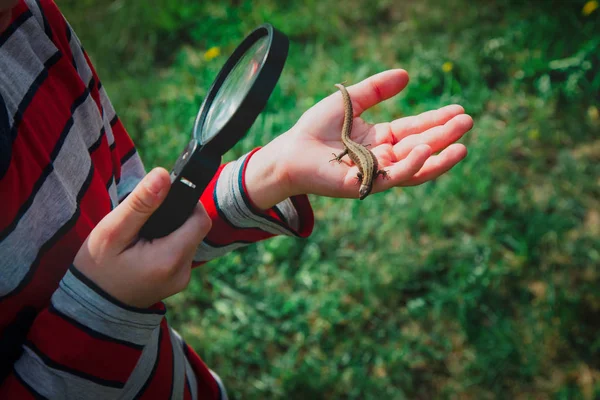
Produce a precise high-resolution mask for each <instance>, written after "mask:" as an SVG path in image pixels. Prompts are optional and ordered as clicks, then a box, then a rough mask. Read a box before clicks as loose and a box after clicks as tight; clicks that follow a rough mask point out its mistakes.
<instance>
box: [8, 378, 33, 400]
mask: <svg viewBox="0 0 600 400" xmlns="http://www.w3.org/2000/svg"><path fill="white" fill-rule="evenodd" d="M0 399H19V400H29V399H32V400H35V399H36V397H35V396H34V395H33V394H32V393H31V392H30V391H29V389H28V388H27V387H26V386H24V385H23V384H22V383H21V381H20V380H19V379H18V378H17V377H16V376H15V374H14V372H13V373H12V374H10V375H9V376H8V377H7V378H6V379H5V380H4V381H3V382H2V384H1V385H0Z"/></svg>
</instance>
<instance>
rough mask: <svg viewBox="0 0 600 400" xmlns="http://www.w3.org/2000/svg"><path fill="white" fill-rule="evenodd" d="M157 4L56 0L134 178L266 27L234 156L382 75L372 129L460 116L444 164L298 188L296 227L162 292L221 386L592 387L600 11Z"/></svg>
mask: <svg viewBox="0 0 600 400" xmlns="http://www.w3.org/2000/svg"><path fill="white" fill-rule="evenodd" d="M155 3H156V4H155V5H153V6H152V7H149V6H147V5H146V3H145V2H136V1H129V2H125V1H112V2H110V3H109V4H108V5H106V4H105V2H95V1H91V0H87V1H77V2H76V1H74V0H64V1H61V2H60V4H61V6H62V7H63V11H64V12H65V14H66V15H67V17H68V18H69V20H70V22H71V24H72V25H73V26H74V28H75V29H76V31H77V32H78V34H79V36H80V38H81V39H82V41H83V43H84V45H85V46H86V49H87V50H88V52H89V53H90V54H91V57H92V59H93V60H94V61H95V63H96V67H97V69H98V72H99V74H100V76H101V78H102V79H103V82H104V85H105V86H106V88H107V91H108V93H109V95H110V96H111V98H112V100H113V103H114V104H115V107H116V109H117V112H118V113H119V114H120V115H121V117H122V119H123V121H124V123H125V126H126V127H127V128H128V129H129V131H130V133H131V135H132V136H133V137H134V139H135V141H136V143H137V144H138V147H139V150H140V153H141V154H142V157H143V159H144V161H145V162H146V166H147V167H148V168H150V167H152V166H154V165H163V166H167V167H168V166H170V165H171V164H172V162H173V161H174V160H175V159H176V157H177V155H178V152H179V151H180V149H181V148H182V146H183V145H184V143H186V142H187V141H188V139H189V132H190V130H191V126H192V123H193V119H194V116H195V113H196V111H197V107H198V105H199V104H200V102H201V101H202V99H203V96H204V95H205V93H206V90H207V88H208V86H209V85H210V82H211V81H212V79H213V78H214V76H215V74H216V73H217V71H218V70H219V68H220V67H221V65H222V63H223V62H224V60H225V59H226V57H227V55H228V54H229V53H230V52H231V51H232V50H233V48H234V47H235V45H236V44H237V42H239V41H240V40H241V39H242V38H243V37H244V35H245V34H246V33H247V32H249V31H250V30H251V29H252V28H254V27H255V26H257V25H259V24H260V23H262V22H265V21H268V22H271V23H273V24H274V25H275V26H276V27H277V28H279V29H280V30H282V31H284V32H285V33H286V34H287V35H288V36H289V37H290V40H291V47H290V54H289V58H288V61H287V64H286V68H285V70H284V72H283V74H282V77H281V79H280V82H279V84H278V86H277V89H276V90H275V92H274V94H273V95H272V97H271V99H270V101H269V105H268V106H267V109H266V110H265V112H264V113H263V114H262V116H261V117H260V118H259V119H258V120H257V122H256V124H255V125H254V126H253V128H252V129H251V131H250V132H249V134H248V135H247V137H246V138H245V139H244V140H243V141H242V142H241V143H240V144H238V145H237V146H236V147H235V148H234V150H232V151H231V152H230V154H228V156H227V159H232V158H234V157H237V156H239V155H241V154H243V153H244V152H246V151H248V150H250V149H252V148H253V147H255V146H257V145H261V144H264V143H266V142H267V141H269V140H270V139H272V138H273V137H275V136H277V135H278V134H281V133H283V132H285V131H286V130H287V129H288V128H289V127H291V126H292V124H294V123H295V121H296V120H297V119H298V118H299V117H300V115H301V114H302V112H303V111H305V110H306V109H307V108H308V107H310V106H311V105H313V104H314V103H315V102H316V101H318V100H320V99H321V98H323V97H324V96H326V95H328V94H329V93H331V92H333V91H334V90H335V88H334V87H333V84H334V83H336V82H339V81H343V80H347V81H348V83H354V82H357V81H359V80H361V79H363V78H365V77H367V76H369V75H371V74H373V73H376V72H379V71H381V70H384V69H387V68H395V67H402V68H405V69H406V70H408V72H409V74H410V76H411V83H410V84H409V87H408V88H407V89H406V90H405V92H404V93H402V94H401V95H399V96H397V97H396V98H394V99H392V100H390V101H388V102H386V103H384V104H382V105H380V106H377V107H375V108H374V109H372V110H370V111H368V113H367V119H368V120H372V121H380V120H388V119H391V118H395V117H399V116H403V115H412V114H415V113H418V112H422V111H424V110H427V109H430V108H434V107H439V106H442V105H445V104H448V103H460V104H462V105H463V106H464V107H465V108H466V110H467V112H469V113H470V114H471V115H473V117H474V119H475V127H474V129H473V131H472V132H471V133H470V134H469V135H468V137H467V138H465V140H464V142H465V143H466V144H467V145H468V147H469V156H468V157H467V159H466V160H465V161H464V162H462V163H461V164H460V165H459V166H457V167H456V168H455V169H453V170H452V172H451V173H449V174H447V175H446V176H444V177H442V178H440V179H438V180H437V181H435V182H432V183H429V184H426V185H422V186H419V187H415V188H409V189H402V190H400V189H398V190H394V191H390V192H388V193H385V194H377V195H373V196H372V197H369V199H368V201H366V202H357V201H351V200H336V199H328V198H316V197H311V202H312V204H313V207H314V210H315V214H316V218H317V220H316V226H315V230H314V233H313V234H312V236H311V237H310V238H308V239H294V238H283V237H281V238H274V239H271V240H268V241H265V242H262V243H259V244H256V245H252V246H249V247H247V248H245V249H243V250H241V251H237V252H234V253H231V254H229V255H227V256H225V257H223V258H220V259H218V260H215V261H213V262H211V263H209V264H208V265H206V266H203V267H201V268H199V269H197V270H196V271H195V272H194V277H193V280H192V282H191V283H190V286H189V287H188V289H187V290H186V291H185V292H183V293H181V294H179V295H176V296H174V297H172V298H170V299H168V300H167V304H168V307H169V313H168V318H169V320H170V321H171V323H172V324H173V325H174V326H175V327H176V328H177V329H178V330H179V331H180V332H181V333H182V334H183V336H184V338H185V339H186V340H187V341H188V342H189V343H190V344H191V345H192V346H194V347H195V348H196V349H197V350H198V352H199V353H200V354H201V356H202V357H203V358H204V360H205V361H206V362H207V364H208V365H210V366H211V367H212V368H213V369H215V370H216V371H218V373H219V374H220V375H221V376H222V378H223V379H224V381H225V383H226V385H227V387H228V390H229V391H230V395H232V397H233V398H244V399H246V398H294V399H295V398H298V399H305V398H352V399H354V398H356V399H359V398H360V399H362V398H377V397H380V398H394V399H402V398H411V399H414V398H417V399H430V398H449V399H450V398H452V399H454V398H466V399H470V398H473V399H480V398H483V399H485V398H522V399H529V398H531V399H533V398H535V399H545V398H553V399H571V398H583V399H592V398H595V397H598V396H600V339H599V336H598V331H599V330H600V319H598V316H599V315H600V291H599V290H598V288H599V287H600V270H599V267H600V211H599V210H600V200H599V199H600V180H599V178H598V177H599V176H600V166H599V165H600V117H599V115H598V114H599V107H600V95H599V93H600V74H598V73H597V71H598V70H599V68H600V56H599V54H600V10H597V11H596V12H594V13H592V14H591V15H590V16H587V17H585V16H583V15H582V14H581V9H582V7H583V4H584V2H580V1H573V2H569V3H566V2H559V1H550V2H536V1H534V2H529V3H528V4H526V5H523V4H521V2H517V1H509V0H503V1H495V2H485V3H481V4H479V3H478V4H477V6H474V5H473V3H471V2H467V1H466V0H452V1H448V2H443V3H442V2H436V1H433V0H427V1H423V2H392V1H389V0H377V1H367V0H351V1H348V2H345V3H344V4H343V6H341V5H340V3H339V2H334V1H331V0H321V1H305V2H299V1H293V2H286V3H285V5H284V4H283V2H276V1H274V0H261V1H255V2H250V1H245V0H238V1H231V2H196V1H187V0H178V1H167V0H160V1H157V2H155ZM234 5H235V6H236V7H234ZM213 46H217V47H219V49H220V50H221V55H220V56H219V57H217V58H215V59H212V60H206V59H205V58H204V53H205V52H206V50H208V49H209V48H210V47H213ZM446 62H450V63H452V69H451V71H449V72H444V71H443V70H442V65H443V64H444V63H446Z"/></svg>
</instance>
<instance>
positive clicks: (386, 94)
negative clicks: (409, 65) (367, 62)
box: [348, 69, 408, 116]
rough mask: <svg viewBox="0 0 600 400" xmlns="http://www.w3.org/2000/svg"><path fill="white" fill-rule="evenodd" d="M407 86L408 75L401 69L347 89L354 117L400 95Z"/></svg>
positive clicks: (370, 78)
mask: <svg viewBox="0 0 600 400" xmlns="http://www.w3.org/2000/svg"><path fill="white" fill-rule="evenodd" d="M407 84H408V73H407V72H406V71H405V70H403V69H391V70H387V71H384V72H380V73H378V74H375V75H373V76H370V77H368V78H367V79H365V80H363V81H361V82H359V83H357V84H355V85H352V86H349V87H348V93H349V94H350V98H351V99H352V107H353V108H354V116H358V115H360V114H362V113H363V112H364V111H365V110H367V109H369V108H371V107H373V106H374V105H376V104H378V103H381V102H382V101H384V100H387V99H389V98H390V97H393V96H395V95H397V94H398V93H400V92H401V91H402V90H403V89H404V88H405V87H406V85H407Z"/></svg>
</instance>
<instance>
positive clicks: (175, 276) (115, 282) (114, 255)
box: [74, 168, 211, 308]
mask: <svg viewBox="0 0 600 400" xmlns="http://www.w3.org/2000/svg"><path fill="white" fill-rule="evenodd" d="M169 188H170V179H169V173H168V172H167V171H166V170H164V169H162V168H157V169H154V170H152V171H151V172H150V173H149V174H148V175H146V177H145V178H144V179H143V180H142V181H141V182H140V184H139V185H138V186H137V187H136V188H135V189H134V191H133V192H132V193H131V194H130V195H129V196H128V197H127V198H126V199H125V200H123V202H121V204H119V206H117V207H116V208H115V209H114V210H113V211H112V212H110V213H109V214H108V215H106V216H105V217H104V218H103V219H102V221H100V223H99V224H98V225H97V226H96V227H95V228H94V230H93V231H92V232H91V233H90V235H89V236H88V238H87V239H86V241H85V242H84V244H83V246H82V247H81V249H80V250H79V252H78V253H77V256H76V257H75V261H74V265H75V267H76V268H77V269H78V270H79V271H81V272H82V273H83V274H84V275H85V276H87V277H88V278H89V279H91V280H92V281H93V282H94V283H96V284H97V285H98V286H99V287H100V288H102V289H103V290H104V291H106V292H107V293H108V294H109V295H111V296H113V297H114V298H116V299H117V300H119V301H121V302H123V303H125V304H127V305H130V306H134V307H140V308H145V307H149V306H151V305H153V304H154V303H157V302H159V301H161V300H163V299H165V298H167V297H168V296H171V295H173V294H175V293H178V292H180V291H181V290H183V289H184V288H185V287H186V286H187V284H188V282H189V280H190V273H191V266H192V259H193V256H194V253H195V251H196V247H197V246H198V245H199V244H200V242H201V241H202V240H203V239H204V237H205V236H206V234H207V233H208V231H209V230H210V227H211V220H210V218H209V217H208V215H207V213H206V211H205V210H204V207H202V204H201V203H198V204H197V205H196V208H195V209H194V213H193V214H192V215H191V216H190V217H189V218H188V220H187V221H186V222H185V223H184V224H183V225H182V226H181V227H180V228H179V229H177V230H176V231H174V232H173V233H171V234H170V235H168V236H165V237H163V238H160V239H155V240H153V241H151V242H149V241H146V240H143V239H142V240H140V239H138V232H139V231H140V229H141V227H142V226H143V225H144V223H145V222H146V221H147V220H148V218H149V217H150V215H151V214H152V213H153V212H154V211H155V210H156V209H157V208H158V206H159V205H160V204H161V203H162V201H163V200H164V199H165V197H166V195H167V192H168V191H169Z"/></svg>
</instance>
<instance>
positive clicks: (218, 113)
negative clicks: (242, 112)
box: [195, 36, 269, 144]
mask: <svg viewBox="0 0 600 400" xmlns="http://www.w3.org/2000/svg"><path fill="white" fill-rule="evenodd" d="M268 49H269V46H268V37H267V36H265V37H263V38H261V39H259V40H258V41H257V42H256V43H254V44H253V45H252V47H250V48H249V49H248V50H247V51H246V53H244V55H243V56H242V58H240V60H239V61H238V62H237V64H236V65H235V67H233V69H232V70H231V72H230V73H229V75H227V78H225V82H223V84H222V85H221V88H220V89H219V92H218V93H217V95H216V96H215V98H214V100H213V102H212V104H211V106H210V109H209V110H208V113H207V115H206V119H205V121H204V125H203V126H202V131H201V132H195V134H196V139H197V140H198V141H199V142H200V144H206V143H207V142H208V141H210V139H212V138H213V137H214V136H215V135H216V134H217V133H219V132H220V131H221V129H222V128H223V126H225V124H226V123H227V121H229V118H231V116H232V115H233V114H234V113H235V111H236V110H237V109H238V107H239V105H240V103H241V102H242V100H244V98H245V97H246V94H247V93H248V91H249V90H250V88H251V87H252V84H253V83H254V81H255V80H256V77H257V76H258V72H259V71H260V67H261V66H262V65H263V63H264V61H265V57H266V55H267V50H268Z"/></svg>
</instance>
